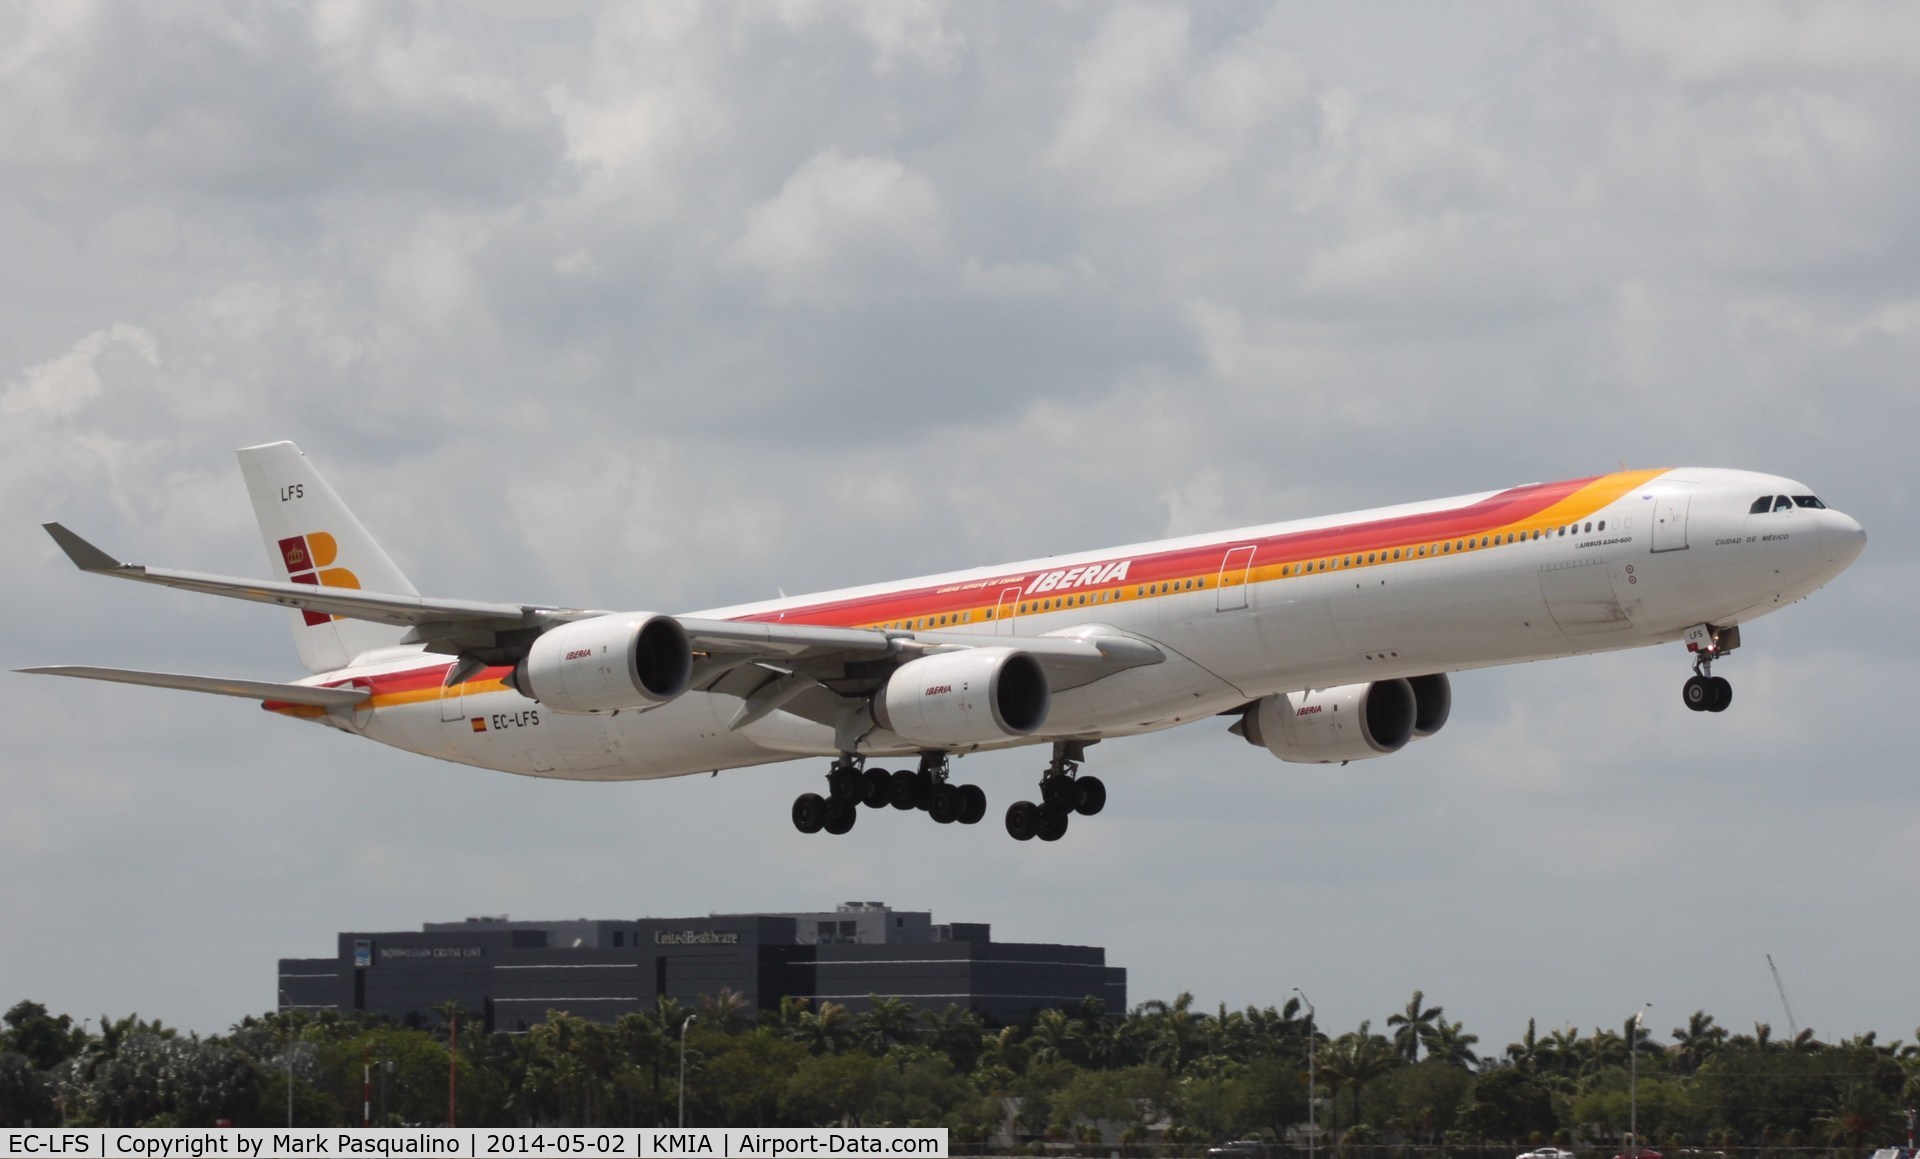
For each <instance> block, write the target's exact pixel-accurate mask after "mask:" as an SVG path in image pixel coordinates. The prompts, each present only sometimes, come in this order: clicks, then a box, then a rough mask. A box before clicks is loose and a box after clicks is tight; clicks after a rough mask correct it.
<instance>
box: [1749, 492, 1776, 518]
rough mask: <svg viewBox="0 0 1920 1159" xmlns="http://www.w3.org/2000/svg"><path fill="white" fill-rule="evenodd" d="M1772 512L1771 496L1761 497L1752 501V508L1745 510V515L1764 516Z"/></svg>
mask: <svg viewBox="0 0 1920 1159" xmlns="http://www.w3.org/2000/svg"><path fill="white" fill-rule="evenodd" d="M1772 510H1773V496H1771V495H1762V496H1760V498H1758V499H1755V500H1754V501H1753V506H1751V507H1749V508H1747V514H1748V515H1765V514H1766V513H1767V512H1769V511H1772Z"/></svg>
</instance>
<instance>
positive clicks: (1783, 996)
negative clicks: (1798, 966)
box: [1767, 954, 1800, 1038]
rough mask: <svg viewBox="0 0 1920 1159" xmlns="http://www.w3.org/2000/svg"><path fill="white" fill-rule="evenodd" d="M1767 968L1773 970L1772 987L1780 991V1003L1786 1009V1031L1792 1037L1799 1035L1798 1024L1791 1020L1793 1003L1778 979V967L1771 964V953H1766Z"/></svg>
mask: <svg viewBox="0 0 1920 1159" xmlns="http://www.w3.org/2000/svg"><path fill="white" fill-rule="evenodd" d="M1767 969H1769V970H1772V971H1773V988H1774V989H1775V990H1778V991H1780V1005H1782V1006H1784V1007H1786V1009H1787V1033H1789V1034H1790V1035H1792V1036H1793V1037H1794V1038H1799V1037H1800V1024H1799V1023H1797V1022H1795V1021H1794V1020H1793V1003H1791V1002H1789V1001H1787V988H1786V986H1785V985H1784V984H1782V983H1781V981H1780V967H1778V966H1776V965H1774V964H1773V955H1772V954H1768V955H1767Z"/></svg>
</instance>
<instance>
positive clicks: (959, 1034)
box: [920, 1003, 984, 1074]
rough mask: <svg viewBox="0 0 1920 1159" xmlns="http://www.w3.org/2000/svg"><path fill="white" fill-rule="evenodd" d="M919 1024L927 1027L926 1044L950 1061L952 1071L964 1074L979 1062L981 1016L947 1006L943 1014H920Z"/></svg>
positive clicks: (927, 1012)
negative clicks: (924, 1024) (923, 1023)
mask: <svg viewBox="0 0 1920 1159" xmlns="http://www.w3.org/2000/svg"><path fill="white" fill-rule="evenodd" d="M920 1020H921V1021H922V1022H925V1023H926V1024H927V1040H928V1044H929V1045H930V1046H932V1047H933V1049H935V1050H937V1051H939V1052H940V1053H941V1054H944V1055H946V1056H947V1057H948V1058H949V1059H951V1060H953V1069H954V1071H955V1072H956V1073H958V1074H966V1073H967V1072H969V1071H971V1070H972V1069H973V1066H974V1063H976V1062H978V1061H979V1059H980V1050H981V1042H980V1039H981V1035H982V1033H983V1032H984V1027H983V1026H982V1025H981V1022H980V1016H979V1015H978V1014H975V1013H974V1012H973V1011H971V1010H969V1009H967V1008H966V1007H964V1006H957V1005H953V1004H951V1003H949V1004H948V1006H947V1008H946V1009H945V1010H922V1011H920Z"/></svg>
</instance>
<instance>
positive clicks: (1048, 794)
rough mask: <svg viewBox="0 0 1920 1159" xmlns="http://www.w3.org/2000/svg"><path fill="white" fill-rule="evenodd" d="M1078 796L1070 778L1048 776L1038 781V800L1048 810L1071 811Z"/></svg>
mask: <svg viewBox="0 0 1920 1159" xmlns="http://www.w3.org/2000/svg"><path fill="white" fill-rule="evenodd" d="M1079 794H1080V790H1079V789H1078V788H1077V787H1076V786H1075V784H1074V781H1073V778H1072V777H1055V776H1049V777H1043V778H1042V779H1041V781H1040V800H1041V801H1042V802H1044V803H1045V804H1046V805H1047V806H1048V807H1049V808H1053V809H1062V810H1065V809H1071V808H1073V803H1074V802H1075V801H1077V800H1079Z"/></svg>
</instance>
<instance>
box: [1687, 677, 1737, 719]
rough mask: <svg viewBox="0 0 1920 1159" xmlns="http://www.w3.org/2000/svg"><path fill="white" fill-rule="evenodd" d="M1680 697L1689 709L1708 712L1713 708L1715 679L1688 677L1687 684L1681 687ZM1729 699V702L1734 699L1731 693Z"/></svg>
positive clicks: (1728, 695)
mask: <svg viewBox="0 0 1920 1159" xmlns="http://www.w3.org/2000/svg"><path fill="white" fill-rule="evenodd" d="M1680 696H1681V699H1683V700H1685V701H1686V704H1687V707H1688V708H1691V709H1692V710H1693V711H1695V712H1705V711H1707V709H1709V708H1711V707H1713V701H1714V695H1713V679H1712V678H1711V677H1706V676H1689V677H1687V682H1686V683H1685V684H1683V685H1681V686H1680ZM1727 699H1728V700H1729V701H1731V700H1732V699H1733V693H1732V692H1731V691H1729V692H1728V693H1727Z"/></svg>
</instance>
